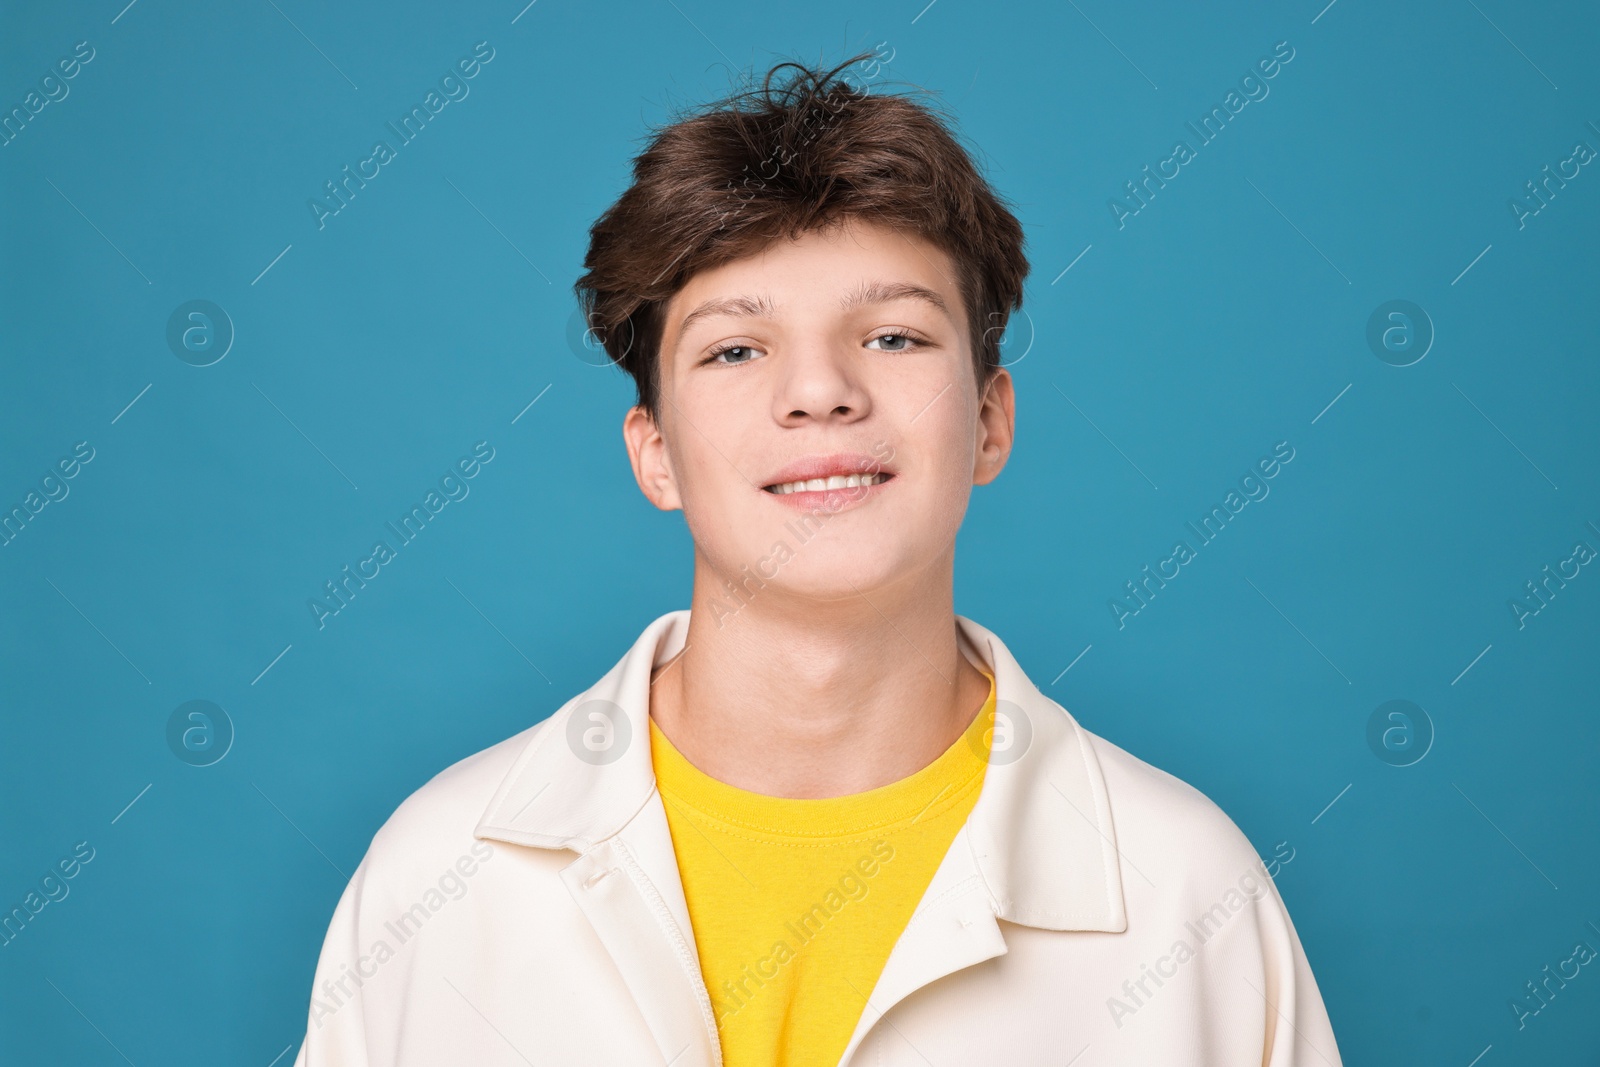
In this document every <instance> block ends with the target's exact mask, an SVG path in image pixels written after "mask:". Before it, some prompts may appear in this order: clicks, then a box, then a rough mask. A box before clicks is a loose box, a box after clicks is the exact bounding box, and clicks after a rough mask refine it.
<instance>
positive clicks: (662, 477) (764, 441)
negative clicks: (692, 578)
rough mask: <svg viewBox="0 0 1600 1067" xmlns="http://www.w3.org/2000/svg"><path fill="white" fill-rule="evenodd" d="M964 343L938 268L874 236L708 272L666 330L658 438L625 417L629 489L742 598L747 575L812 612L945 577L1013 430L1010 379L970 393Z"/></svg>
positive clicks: (901, 241)
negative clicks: (688, 538)
mask: <svg viewBox="0 0 1600 1067" xmlns="http://www.w3.org/2000/svg"><path fill="white" fill-rule="evenodd" d="M968 338H969V334H968V325H967V311H966V309H964V307H963V306H962V300H961V294H960V290H959V287H958V284H957V281H956V270H955V265H954V263H953V262H952V261H951V259H950V257H949V256H947V255H946V254H945V253H944V252H943V251H941V250H940V249H939V248H937V247H936V246H934V245H933V244H931V243H929V242H928V241H925V240H923V239H921V238H919V237H915V236H912V235H909V234H903V233H900V232H898V231H896V230H892V229H888V228H885V227H881V226H878V225H875V224H871V223H864V222H860V221H849V222H846V223H844V224H842V225H837V226H834V227H831V228H829V229H827V230H823V231H813V232H810V233H807V234H805V235H803V236H802V237H800V238H799V239H797V240H782V241H779V242H778V243H776V244H773V245H770V246H769V247H767V248H766V249H765V250H764V251H762V252H759V253H757V254H755V255H751V256H748V257H745V258H743V259H739V260H735V261H733V262H730V263H726V264H723V265H722V266H720V267H717V268H714V269H711V270H707V271H703V272H701V273H699V274H696V275H694V276H693V277H692V278H690V279H689V281H688V283H687V284H686V285H685V286H684V287H683V288H682V289H681V290H680V291H679V292H678V293H677V294H676V295H675V296H674V297H673V298H672V299H671V300H670V301H669V303H668V305H667V307H666V309H665V313H664V315H663V323H662V337H661V352H660V373H659V382H660V388H659V396H660V401H659V404H658V408H659V424H658V423H656V422H652V421H651V419H650V418H649V417H648V416H647V415H646V414H645V413H644V411H643V410H642V409H640V408H637V407H636V408H634V409H632V410H631V411H629V413H628V416H627V418H626V419H625V421H624V424H623V434H624V437H625V439H626V441H627V444H628V453H629V457H630V459H631V461H632V463H633V468H634V475H635V477H636V478H637V479H638V481H639V486H640V488H641V489H643V491H644V493H645V495H646V496H647V497H649V498H650V501H651V502H652V503H654V504H655V505H656V506H657V507H658V508H662V509H663V510H670V509H674V508H681V509H683V512H684V517H685V519H686V520H687V522H688V524H689V531H690V534H691V535H692V536H693V538H694V542H695V548H696V552H697V556H698V558H697V565H701V564H704V565H707V566H709V567H710V568H711V569H712V570H713V571H714V572H715V575H716V576H718V577H719V578H723V579H729V580H732V581H734V582H735V583H740V584H744V586H745V589H746V590H747V593H746V594H745V595H746V596H756V597H759V596H761V595H763V594H762V592H761V591H760V588H759V586H758V583H757V581H754V580H751V579H750V578H748V577H747V575H755V576H757V577H758V578H759V581H760V582H762V583H766V588H767V589H768V590H770V589H772V588H773V587H774V586H776V587H777V588H779V589H782V590H784V591H785V592H787V593H789V594H791V595H795V596H801V597H807V598H812V599H822V600H832V599H839V598H843V597H850V596H855V595H857V594H858V593H870V591H871V590H873V589H879V588H883V587H885V586H889V585H899V586H902V587H904V585H903V583H906V582H914V581H917V580H919V579H928V580H938V574H937V572H936V571H934V568H937V567H939V566H940V565H941V564H943V565H945V566H946V567H947V566H948V562H949V561H950V560H951V559H952V558H953V552H954V544H955V536H956V530H957V528H958V527H959V526H960V525H961V519H962V516H963V515H964V514H965V512H966V507H967V500H968V498H969V496H970V495H971V491H972V486H973V485H975V484H976V485H983V484H986V483H988V482H990V481H992V480H993V479H994V478H995V476H996V475H998V474H999V473H1000V469H1001V468H1002V467H1003V466H1004V465H1005V461H1006V457H1007V455H1008V454H1009V453H1010V450H1011V441H1012V434H1013V420H1014V414H1013V399H1012V383H1011V377H1010V375H1009V373H1007V372H1006V371H1005V370H999V371H997V372H995V374H994V376H993V377H992V378H991V379H990V381H989V382H988V383H987V385H986V386H985V388H984V390H983V394H982V396H981V397H980V395H979V390H978V387H977V382H976V377H975V372H974V368H973V360H972V350H971V345H970V342H969V339H968ZM863 473H864V474H866V475H868V476H874V475H875V476H876V477H875V478H872V477H869V479H868V481H869V483H872V482H875V483H876V484H866V485H847V486H843V487H834V488H821V487H820V486H819V485H818V483H816V482H813V481H811V480H810V479H812V478H818V477H821V478H827V477H828V476H829V475H834V476H836V477H843V476H850V475H852V474H854V475H857V476H858V477H859V475H861V474H863ZM801 482H803V483H804V484H800V485H796V483H801ZM780 484H782V485H784V486H785V487H786V488H789V487H793V488H796V489H798V490H799V491H793V492H787V493H778V492H775V491H774V487H775V486H778V485H780ZM834 484H835V486H837V485H838V483H837V482H835V483H834ZM744 568H748V571H745V570H744ZM718 584H719V585H720V582H719V583H718ZM719 592H720V590H719Z"/></svg>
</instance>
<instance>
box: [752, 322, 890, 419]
mask: <svg viewBox="0 0 1600 1067" xmlns="http://www.w3.org/2000/svg"><path fill="white" fill-rule="evenodd" d="M852 356H853V353H851V352H849V351H848V350H841V349H840V347H839V346H838V344H837V343H829V342H816V343H808V344H804V345H802V346H799V347H798V348H795V349H792V350H791V352H790V358H789V359H787V360H785V361H784V362H785V367H784V373H783V374H782V375H780V376H779V377H778V380H777V391H776V393H775V394H774V395H773V398H772V404H773V412H772V413H773V417H774V418H775V419H776V420H777V421H778V422H779V423H780V424H781V425H785V426H798V425H802V424H804V423H805V422H807V421H808V420H809V421H814V422H820V423H825V424H826V423H833V422H842V423H850V422H858V421H860V420H861V419H864V418H866V417H867V415H868V413H869V412H870V411H871V401H870V399H869V397H868V395H867V390H866V387H865V385H864V384H863V383H862V381H861V377H860V372H859V368H858V367H856V366H854V365H853V363H854V360H853V359H852Z"/></svg>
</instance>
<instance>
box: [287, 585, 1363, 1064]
mask: <svg viewBox="0 0 1600 1067" xmlns="http://www.w3.org/2000/svg"><path fill="white" fill-rule="evenodd" d="M688 622H689V612H688V611H675V612H671V613H669V614H667V615H663V616H661V617H660V618H658V619H656V620H655V621H654V622H653V623H651V624H650V626H649V627H648V628H646V629H645V631H644V633H642V634H641V635H640V636H639V639H638V641H637V642H636V643H635V644H634V646H633V648H632V649H630V650H629V651H628V653H627V654H626V655H625V656H623V658H622V660H621V661H620V662H618V663H617V665H616V666H615V667H613V668H612V669H611V670H610V671H609V672H608V673H607V674H606V675H605V677H603V678H601V679H600V681H599V682H597V683H596V684H595V685H594V686H593V688H591V689H589V690H588V691H586V692H584V693H580V694H579V695H577V696H575V697H573V698H572V699H571V700H569V701H568V702H567V703H566V704H565V705H563V706H562V707H561V709H560V710H558V711H557V712H556V713H555V714H554V715H553V716H551V717H550V718H548V719H546V720H545V721H543V722H541V723H539V724H538V725H536V726H533V727H531V728H530V729H528V730H525V731H523V732H522V733H520V734H518V735H516V736H515V737H512V738H510V739H508V740H506V741H503V742H501V743H500V744H498V745H495V746H494V747H492V748H489V749H486V750H484V751H482V752H479V753H478V754H476V755H474V756H471V757H468V758H467V759H464V760H462V761H461V762H459V763H457V764H456V765H455V766H453V767H450V768H449V769H448V770H446V771H444V772H443V773H441V774H439V775H438V776H437V777H436V778H434V779H433V780H432V781H431V782H429V783H428V784H427V785H425V786H423V787H422V788H421V789H419V790H417V792H416V793H414V794H413V795H412V796H411V797H410V798H408V799H407V800H406V801H405V803H403V804H401V805H400V808H399V810H397V811H396V812H395V813H394V815H393V816H391V817H390V819H389V820H388V822H386V823H385V824H384V825H383V827H382V829H380V830H379V831H378V833H377V835H376V836H375V837H374V838H373V840H372V846H371V848H370V849H368V851H367V854H366V857H365V858H364V859H363V860H362V861H361V865H360V866H359V867H358V868H357V869H356V872H355V875H354V876H353V877H352V878H351V880H350V884H349V886H347V887H346V889H345V891H344V895H343V896H342V897H341V899H340V901H339V905H338V908H337V909H336V910H335V911H334V914H333V921H332V924H331V925H330V927H329V929H328V935H327V940H326V942H325V944H324V945H323V949H322V955H321V958H320V961H319V963H318V966H317V974H316V982H315V988H314V989H313V994H312V996H313V999H312V1005H311V1019H310V1024H309V1027H308V1030H307V1035H306V1041H305V1044H304V1045H303V1046H302V1047H301V1049H300V1054H299V1057H298V1058H297V1059H296V1061H295V1062H296V1065H297V1067H388V1065H395V1067H422V1065H429V1067H433V1065H439V1067H446V1065H450V1067H454V1065H471V1067H500V1065H504V1067H517V1065H538V1067H544V1065H547V1064H552V1065H560V1067H566V1065H580V1064H597V1065H601V1064H603V1065H606V1067H616V1065H634V1064H639V1065H658V1067H659V1065H670V1067H710V1065H713V1064H717V1065H720V1063H721V1060H722V1056H721V1050H720V1048H719V1045H718V1042H717V1033H716V1025H715V1021H714V1018H713V1016H712V1011H711V1002H710V1000H709V998H708V997H707V994H706V990H705V985H704V983H703V981H702V980H701V976H700V968H699V964H698V958H697V956H696V953H695V947H694V932H693V931H692V930H691V928H690V926H689V913H688V909H687V908H686V906H685V904H684V897H683V888H682V884H681V882H680V881H679V878H678V868H677V863H676V861H675V859H674V856H673V851H672V841H671V837H670V835H669V833H668V830H667V822H666V817H665V814H664V812H663V809H662V805H661V798H660V795H659V794H658V793H657V792H656V789H655V775H654V772H653V770H652V767H651V761H650V745H649V732H648V719H647V716H648V714H649V685H650V672H651V669H652V667H654V666H655V665H658V664H661V663H663V662H665V661H666V660H668V659H670V658H671V657H672V656H673V655H675V654H676V653H677V652H678V651H679V650H680V649H681V648H682V647H683V643H684V639H685V634H686V631H687V627H688ZM957 623H958V628H959V630H960V631H961V633H962V636H963V637H964V639H965V640H966V641H967V642H969V643H970V648H969V650H968V654H969V655H970V656H972V658H973V659H974V660H975V661H981V663H982V664H983V665H984V666H985V668H986V669H987V670H989V671H990V672H991V673H992V674H993V675H994V678H995V686H996V698H997V700H998V702H999V704H998V708H999V712H1000V714H1001V716H1002V722H1001V723H1000V726H1001V727H1004V728H1003V729H1001V728H997V731H996V742H995V749H994V753H993V754H992V756H991V764H990V767H989V768H988V771H987V774H986V776H985V779H984V783H983V789H982V792H981V793H980V795H979V797H978V801H977V805H976V806H975V807H974V809H973V811H972V814H971V816H970V817H969V819H968V821H967V824H966V826H965V827H964V828H963V829H962V830H961V831H960V833H958V834H957V835H956V837H955V840H954V842H953V843H952V844H951V846H950V849H949V852H948V853H946V855H945V858H944V861H943V863H942V864H941V865H940V867H939V869H938V871H937V872H936V873H935V874H934V877H933V881H932V883H931V884H930V885H929V887H928V890H927V892H926V894H925V895H924V897H923V899H922V901H921V903H920V904H919V905H918V907H917V910H916V913H915V914H914V915H913V917H912V918H911V921H910V923H909V924H908V925H907V927H906V929H905V931H904V932H903V933H902V934H901V935H900V938H899V940H898V941H897V942H896V944H895V947H894V950H893V952H892V953H891V955H890V956H889V960H888V963H887V964H886V966H885V967H884V970H883V974H882V976H881V977H880V978H879V979H878V984H877V985H876V986H875V987H874V988H873V990H872V992H871V995H870V997H869V998H867V1000H866V1003H865V1006H864V1008H863V1010H862V1012H861V1018H860V1021H859V1022H858V1023H857V1025H856V1029H855V1033H854V1035H853V1036H852V1038H851V1040H850V1044H849V1046H848V1047H847V1048H846V1049H845V1052H844V1056H843V1058H842V1059H841V1060H840V1064H841V1065H850V1067H868V1065H874V1067H928V1065H934V1067H964V1065H969V1064H982V1065H989V1064H1003V1065H1007V1067H1009V1065H1034V1064H1038V1065H1046V1064H1049V1065H1052V1067H1063V1065H1067V1064H1071V1065H1072V1067H1114V1065H1126V1067H1200V1065H1207V1067H1319V1065H1326V1067H1339V1064H1340V1059H1339V1052H1338V1048H1337V1046H1336V1045H1335V1043H1334V1038H1333V1031H1332V1028H1331V1027H1330V1025H1329V1022H1328V1016H1327V1013H1326V1011H1325V1009H1324V1008H1323V1005H1322V998H1321V995H1320V994H1319V993H1318V991H1317V984H1316V980H1315V979H1314V978H1313V977H1312V975H1311V968H1310V966H1309V965H1308V964H1307V962H1306V957H1305V953H1304V951H1303V950H1302V949H1301V947H1300V940H1299V938H1298V936H1297V935H1296V934H1295V930H1294V926H1293V924H1292V923H1291V922H1290V921H1289V915H1288V912H1287V911H1286V910H1285V908H1284V904H1283V900H1282V898H1281V897H1279V895H1278V891H1277V888H1276V887H1275V886H1274V885H1273V882H1272V879H1271V878H1270V877H1267V875H1266V873H1265V871H1264V870H1263V866H1262V863H1261V861H1260V860H1259V859H1258V858H1257V856H1256V854H1255V850H1254V849H1253V848H1252V847H1251V845H1250V843H1249V842H1248V841H1247V840H1246V838H1245V837H1244V835H1243V834H1242V833H1240V831H1239V829H1238V828H1237V827H1235V826H1234V824H1233V823H1232V822H1231V821H1230V820H1229V819H1228V817H1227V816H1226V815H1225V814H1223V812H1222V811H1221V810H1220V809H1219V808H1217V806H1216V805H1214V804H1213V803H1211V801H1210V800H1208V799H1206V797H1205V796H1203V795H1202V794H1201V793H1199V792H1198V791H1196V790H1195V789H1193V788H1192V787H1190V786H1188V785H1186V784H1184V783H1183V782H1181V781H1179V780H1178V779H1176V778H1174V777H1172V776H1171V775H1169V774H1166V773H1165V772H1163V771H1159V770H1157V769H1155V768H1154V767H1151V766H1149V765H1148V764H1145V763H1143V762H1141V761H1139V760H1137V759H1135V758H1134V757H1133V756H1130V755H1129V754H1128V753H1126V752H1124V751H1123V750H1122V749H1120V748H1118V747H1117V746H1115V745H1113V744H1110V743H1109V742H1107V741H1104V740H1102V739H1101V738H1099V737H1096V736H1095V735H1093V734H1091V733H1089V732H1088V731H1087V730H1085V729H1083V728H1082V727H1081V726H1079V725H1078V724H1077V722H1076V721H1074V720H1073V718H1072V716H1070V715H1069V714H1067V712H1066V711H1065V710H1064V709H1063V708H1062V707H1061V706H1060V705H1058V704H1056V703H1055V702H1054V701H1052V700H1051V699H1050V698H1049V697H1047V696H1045V695H1044V694H1043V693H1041V692H1040V691H1039V690H1038V689H1037V688H1036V687H1035V686H1034V684H1033V683H1032V682H1031V681H1030V680H1029V679H1028V677H1027V675H1025V674H1024V673H1023V671H1022V669H1021V667H1019V666H1018V665H1017V662H1016V660H1015V659H1013V658H1012V656H1011V653H1010V652H1009V651H1007V649H1006V646H1005V645H1004V644H1003V643H1001V641H1000V639H999V638H997V637H996V636H995V635H994V634H992V633H990V632H989V631H988V630H986V629H984V628H983V627H982V626H979V625H977V624H976V623H974V622H972V621H971V620H969V619H966V618H962V617H960V616H957ZM824 1067H828V1065H824Z"/></svg>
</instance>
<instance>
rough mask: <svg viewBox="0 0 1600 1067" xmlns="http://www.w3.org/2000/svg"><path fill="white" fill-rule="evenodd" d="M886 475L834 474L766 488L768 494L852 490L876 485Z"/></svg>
mask: <svg viewBox="0 0 1600 1067" xmlns="http://www.w3.org/2000/svg"><path fill="white" fill-rule="evenodd" d="M888 477H889V476H888V475H887V474H835V475H833V476H832V477H829V478H808V479H805V480H803V481H798V482H784V483H783V484H782V485H774V486H771V487H769V488H768V490H767V491H768V492H769V493H805V492H814V491H816V490H820V489H854V488H857V487H859V486H863V485H877V484H878V483H879V482H882V481H886V480H887V479H888Z"/></svg>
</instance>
